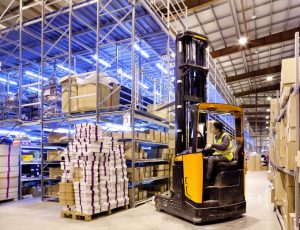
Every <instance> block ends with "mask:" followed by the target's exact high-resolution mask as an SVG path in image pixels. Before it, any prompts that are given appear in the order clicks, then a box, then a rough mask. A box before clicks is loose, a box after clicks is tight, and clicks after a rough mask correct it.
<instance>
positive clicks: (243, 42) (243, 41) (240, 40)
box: [239, 37, 248, 46]
mask: <svg viewBox="0 0 300 230" xmlns="http://www.w3.org/2000/svg"><path fill="white" fill-rule="evenodd" d="M247 42H248V39H247V38H246V37H241V38H240V39H239V43H240V45H242V46H243V45H246V43H247Z"/></svg>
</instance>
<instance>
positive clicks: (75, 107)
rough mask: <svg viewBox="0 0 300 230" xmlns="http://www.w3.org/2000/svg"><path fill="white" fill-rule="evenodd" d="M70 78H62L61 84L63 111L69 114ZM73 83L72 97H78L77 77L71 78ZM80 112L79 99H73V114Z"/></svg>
mask: <svg viewBox="0 0 300 230" xmlns="http://www.w3.org/2000/svg"><path fill="white" fill-rule="evenodd" d="M68 78H69V76H65V77H62V78H61V79H60V84H61V86H62V98H61V99H62V111H63V112H64V113H68V109H69V108H68V106H69V104H68V102H69V100H68V99H69V79H68ZM70 81H71V90H70V91H71V92H70V97H75V96H78V90H77V79H76V78H75V77H71V78H70ZM75 112H78V98H73V99H71V113H75Z"/></svg>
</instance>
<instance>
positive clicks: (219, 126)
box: [212, 121, 224, 135]
mask: <svg viewBox="0 0 300 230" xmlns="http://www.w3.org/2000/svg"><path fill="white" fill-rule="evenodd" d="M223 128H224V125H223V123H222V122H219V121H216V122H215V123H214V125H213V130H212V131H213V133H214V135H219V134H220V133H222V132H223Z"/></svg>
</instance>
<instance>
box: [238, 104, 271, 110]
mask: <svg viewBox="0 0 300 230" xmlns="http://www.w3.org/2000/svg"><path fill="white" fill-rule="evenodd" d="M240 107H242V108H244V109H251V108H269V107H270V104H257V105H256V104H244V105H240Z"/></svg>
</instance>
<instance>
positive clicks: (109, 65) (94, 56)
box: [93, 54, 111, 67]
mask: <svg viewBox="0 0 300 230" xmlns="http://www.w3.org/2000/svg"><path fill="white" fill-rule="evenodd" d="M93 58H94V59H95V60H96V61H97V55H96V54H95V55H93ZM98 61H99V63H100V64H102V65H104V66H105V67H111V64H109V63H108V62H107V61H104V60H103V59H101V58H98Z"/></svg>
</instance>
